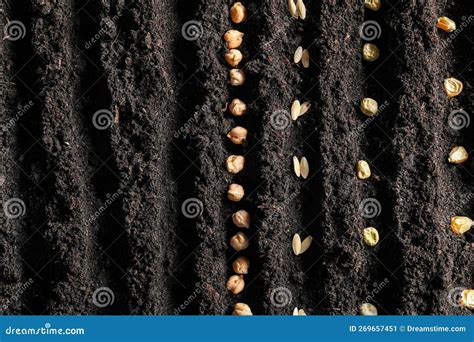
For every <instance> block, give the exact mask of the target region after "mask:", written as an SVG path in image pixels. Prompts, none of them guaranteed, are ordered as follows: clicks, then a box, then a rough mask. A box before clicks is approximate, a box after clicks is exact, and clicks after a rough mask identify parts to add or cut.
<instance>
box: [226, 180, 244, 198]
mask: <svg viewBox="0 0 474 342" xmlns="http://www.w3.org/2000/svg"><path fill="white" fill-rule="evenodd" d="M244 195H245V191H244V188H243V187H242V185H239V184H235V183H233V184H231V185H229V189H228V190H227V198H228V199H229V200H230V201H232V202H239V201H240V200H241V199H242V198H243V197H244Z"/></svg>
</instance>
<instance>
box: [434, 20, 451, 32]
mask: <svg viewBox="0 0 474 342" xmlns="http://www.w3.org/2000/svg"><path fill="white" fill-rule="evenodd" d="M436 27H437V28H440V29H442V30H443V31H446V32H454V31H456V23H455V22H454V21H452V20H451V19H449V18H448V17H440V18H438V20H437V21H436Z"/></svg>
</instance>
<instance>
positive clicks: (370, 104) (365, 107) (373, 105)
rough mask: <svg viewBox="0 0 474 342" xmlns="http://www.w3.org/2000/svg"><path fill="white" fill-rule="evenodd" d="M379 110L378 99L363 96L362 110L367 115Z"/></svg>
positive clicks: (372, 114)
mask: <svg viewBox="0 0 474 342" xmlns="http://www.w3.org/2000/svg"><path fill="white" fill-rule="evenodd" d="M378 110H379V105H378V103H377V101H375V100H374V99H371V98H370V97H366V98H363V99H362V101H361V102H360V111H361V112H362V114H364V115H367V116H374V115H375V114H377V112H378Z"/></svg>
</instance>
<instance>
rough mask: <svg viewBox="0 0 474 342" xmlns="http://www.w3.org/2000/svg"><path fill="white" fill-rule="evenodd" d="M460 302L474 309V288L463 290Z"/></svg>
mask: <svg viewBox="0 0 474 342" xmlns="http://www.w3.org/2000/svg"><path fill="white" fill-rule="evenodd" d="M459 304H461V305H462V306H465V307H466V308H468V309H471V310H474V290H473V289H465V290H463V291H462V293H461V298H460V299H459Z"/></svg>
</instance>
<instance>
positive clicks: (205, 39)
mask: <svg viewBox="0 0 474 342" xmlns="http://www.w3.org/2000/svg"><path fill="white" fill-rule="evenodd" d="M195 20H196V21H197V22H198V23H199V25H201V29H202V32H201V35H200V37H199V39H197V40H196V41H195V44H194V45H195V48H196V49H197V61H198V63H197V65H198V66H199V67H198V68H197V70H196V73H195V74H194V80H193V82H194V83H195V84H196V86H197V87H199V88H201V92H200V93H199V97H198V98H199V99H201V103H199V104H198V106H197V107H196V112H195V114H194V117H195V118H197V119H196V121H195V125H194V126H193V127H192V129H191V133H190V144H191V145H192V146H193V147H192V148H193V149H194V150H195V151H196V154H195V155H196V160H195V163H196V164H197V165H198V168H199V170H198V171H197V175H196V179H195V196H196V197H197V199H199V200H200V201H202V204H203V211H202V215H201V216H199V217H197V218H196V233H197V239H198V240H197V248H196V250H195V251H194V253H195V254H194V260H195V273H196V278H197V282H196V285H197V286H200V288H201V291H200V292H199V294H198V297H197V298H198V299H197V305H196V306H197V310H198V313H200V314H206V315H209V314H225V313H228V312H229V309H230V307H231V303H232V297H231V294H230V292H229V291H228V290H227V289H226V288H225V284H226V281H227V276H228V267H229V262H228V258H229V248H230V247H229V237H230V236H231V235H230V233H229V232H228V230H230V229H233V228H232V227H231V225H230V224H229V222H228V218H229V217H230V215H231V214H232V209H234V208H237V206H238V204H232V202H230V201H229V200H228V199H227V197H226V192H227V187H228V185H229V184H231V183H232V181H235V182H238V183H241V178H240V177H235V178H234V177H232V175H230V174H228V173H226V171H225V168H224V163H225V158H226V157H227V155H228V152H227V146H226V141H225V139H226V138H225V136H226V134H227V132H228V131H229V130H230V129H231V128H232V121H231V120H229V118H228V117H227V116H229V114H228V113H225V110H224V109H223V108H224V107H225V103H227V102H228V101H229V95H230V89H228V87H230V86H229V84H228V68H226V66H225V64H224V62H223V58H222V56H223V55H224V52H225V45H224V41H223V38H222V37H223V35H224V33H225V31H226V30H228V29H230V28H231V27H230V25H229V18H228V5H227V4H224V3H222V2H219V1H211V2H206V3H205V4H202V5H201V6H200V7H199V9H198V11H197V13H196V17H195ZM244 41H245V37H244ZM199 88H198V89H199ZM242 100H244V99H242ZM246 167H248V166H246ZM242 185H243V186H244V187H245V184H242Z"/></svg>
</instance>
